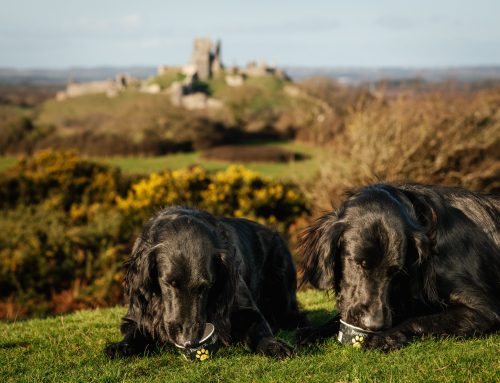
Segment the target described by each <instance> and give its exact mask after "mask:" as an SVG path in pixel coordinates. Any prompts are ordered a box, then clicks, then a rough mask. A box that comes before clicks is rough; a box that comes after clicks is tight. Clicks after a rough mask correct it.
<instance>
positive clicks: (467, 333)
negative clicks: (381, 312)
mask: <svg viewBox="0 0 500 383" xmlns="http://www.w3.org/2000/svg"><path fill="white" fill-rule="evenodd" d="M499 325H500V323H499V321H498V319H495V315H494V314H493V311H492V312H491V314H490V315H487V314H484V313H481V312H479V311H477V310H474V309H471V308H469V307H466V306H459V307H455V308H450V309H447V310H446V311H443V312H442V313H439V314H432V315H426V316H421V317H416V318H412V319H408V320H406V321H405V322H403V323H401V324H400V325H398V326H396V327H394V328H392V329H389V330H387V331H384V332H382V333H380V334H376V335H373V336H371V337H370V338H369V339H367V341H366V346H367V347H368V348H372V349H380V350H383V351H389V350H393V349H397V348H400V347H402V346H404V345H405V344H407V343H409V342H410V341H412V340H413V339H415V338H417V337H425V336H457V337H463V338H468V337H472V336H477V335H481V334H484V333H488V332H490V331H492V330H495V329H496V328H498V327H499Z"/></svg>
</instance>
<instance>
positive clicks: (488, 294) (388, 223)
mask: <svg viewBox="0 0 500 383" xmlns="http://www.w3.org/2000/svg"><path fill="white" fill-rule="evenodd" d="M499 228H500V197H498V196H494V195H486V194H479V193H473V192H469V191H466V190H463V189H458V188H444V187H436V186H421V185H399V186H397V185H389V184H378V185H372V186H368V187H366V188H363V189H361V190H359V191H357V192H356V193H354V194H351V195H350V196H349V197H348V198H347V199H346V200H345V201H344V202H343V203H342V205H341V206H340V208H339V209H338V210H337V211H336V212H332V213H329V214H326V215H324V216H322V217H320V218H319V219H318V220H316V221H315V222H314V223H313V224H312V225H311V226H310V227H309V228H308V229H306V230H305V231H304V232H303V235H302V238H301V251H302V254H303V257H304V264H303V267H304V277H303V283H304V282H310V283H312V284H313V285H314V286H315V287H319V288H323V289H328V288H332V287H333V288H334V290H335V292H336V296H337V307H338V311H339V314H340V317H341V318H342V319H343V320H344V321H346V322H348V323H350V324H353V325H355V326H358V327H361V328H365V329H369V330H373V331H378V332H379V333H378V334H377V335H375V336H373V337H372V338H371V340H368V341H367V344H366V346H368V347H369V348H378V349H383V350H389V349H393V348H398V347H400V346H402V345H404V344H406V343H408V342H409V341H411V340H412V339H413V338H415V337H421V336H426V335H436V336H441V335H442V336H446V335H452V336H459V337H471V336H475V335H480V334H485V333H488V332H492V331H495V330H497V329H499V328H500V234H499ZM338 319H339V318H338V317H336V318H333V319H332V320H331V321H329V322H328V323H326V324H325V325H323V326H321V327H319V328H316V329H314V328H305V329H303V330H301V331H300V332H299V333H298V338H299V340H300V342H301V343H307V342H309V341H314V340H317V339H320V338H323V337H327V336H332V335H334V334H335V333H336V332H338V329H339V322H338Z"/></svg>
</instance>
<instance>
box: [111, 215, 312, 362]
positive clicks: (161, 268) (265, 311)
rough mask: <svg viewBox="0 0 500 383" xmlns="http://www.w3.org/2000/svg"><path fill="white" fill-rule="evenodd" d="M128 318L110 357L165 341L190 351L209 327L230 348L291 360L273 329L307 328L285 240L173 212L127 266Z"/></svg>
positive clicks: (159, 220) (145, 235)
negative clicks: (241, 344) (240, 346)
mask: <svg viewBox="0 0 500 383" xmlns="http://www.w3.org/2000/svg"><path fill="white" fill-rule="evenodd" d="M124 285H125V290H126V296H127V297H128V312H127V314H126V315H125V317H124V318H123V320H122V325H121V332H122V334H123V336H124V339H123V341H121V342H118V343H114V344H110V345H108V346H107V347H106V350H105V351H106V353H107V354H108V355H109V356H110V357H115V356H129V355H135V354H141V353H143V352H144V351H145V349H147V348H151V347H152V346H154V345H156V344H161V343H177V344H181V345H189V344H194V343H196V342H197V341H198V340H199V339H200V337H201V336H202V333H203V329H204V326H205V323H206V322H210V323H213V324H214V326H215V329H216V332H217V334H218V337H219V338H220V339H221V340H222V342H223V343H225V344H229V343H231V342H236V341H240V340H243V341H245V342H246V343H247V344H248V346H249V347H250V348H251V349H252V350H253V351H255V352H259V353H262V354H265V355H269V356H274V357H284V356H289V355H290V354H291V351H292V350H291V348H290V346H288V345H286V344H285V343H283V342H281V341H279V340H277V339H276V338H274V336H273V331H275V330H277V329H280V328H284V329H293V328H295V327H297V326H298V325H300V324H301V323H303V316H302V315H301V314H300V313H299V311H298V307H297V301H296V296H295V292H296V277H295V267H294V265H293V262H292V258H291V255H290V252H289V251H288V249H287V247H286V245H285V243H284V241H283V239H282V238H281V237H280V236H279V235H278V234H277V233H275V232H274V231H271V230H269V229H267V228H265V227H263V226H261V225H259V224H257V223H254V222H251V221H247V220H244V219H229V218H216V217H214V216H212V215H210V214H208V213H206V212H203V211H200V210H195V209H190V208H167V209H165V210H163V211H161V212H160V213H159V214H157V215H156V216H154V217H153V218H151V219H150V220H149V221H148V222H147V223H146V224H145V225H144V227H143V230H142V234H141V235H140V237H139V238H138V239H137V241H136V242H135V245H134V249H133V251H132V255H131V257H130V259H129V261H128V263H127V265H126V274H125V280H124Z"/></svg>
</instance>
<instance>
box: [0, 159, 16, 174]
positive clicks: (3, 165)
mask: <svg viewBox="0 0 500 383" xmlns="http://www.w3.org/2000/svg"><path fill="white" fill-rule="evenodd" d="M16 161H17V158H16V157H0V173H1V172H4V171H5V170H7V169H8V168H10V167H12V166H14V164H15V163H16Z"/></svg>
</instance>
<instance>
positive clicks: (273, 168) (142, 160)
mask: <svg viewBox="0 0 500 383" xmlns="http://www.w3.org/2000/svg"><path fill="white" fill-rule="evenodd" d="M267 145H272V146H278V147H282V148H284V149H288V150H291V151H295V152H297V153H301V154H303V155H306V156H307V157H308V158H307V159H305V160H303V161H295V162H290V163H246V164H243V165H244V166H245V167H247V168H249V169H252V170H255V171H257V172H259V173H261V174H263V175H267V176H269V177H277V178H286V179H304V178H305V179H308V178H311V177H313V176H314V175H315V174H316V171H317V170H318V169H319V165H320V163H321V157H322V155H323V153H324V151H325V150H324V149H321V148H315V147H312V146H308V145H303V144H296V143H270V144H267ZM200 155H201V153H200V152H191V153H178V154H171V155H167V156H161V157H125V156H124V157H110V158H105V157H93V158H92V159H93V160H96V161H103V162H107V163H110V164H112V165H115V166H118V167H119V168H121V169H122V170H123V171H124V172H125V173H150V172H158V171H162V170H165V169H182V168H186V167H188V166H192V165H201V166H203V167H204V168H205V169H207V170H222V169H225V168H227V167H228V166H229V165H231V163H228V162H222V161H212V160H205V159H202V158H200ZM15 163H16V157H0V171H4V170H5V169H7V168H8V167H10V166H12V165H14V164H15Z"/></svg>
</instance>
